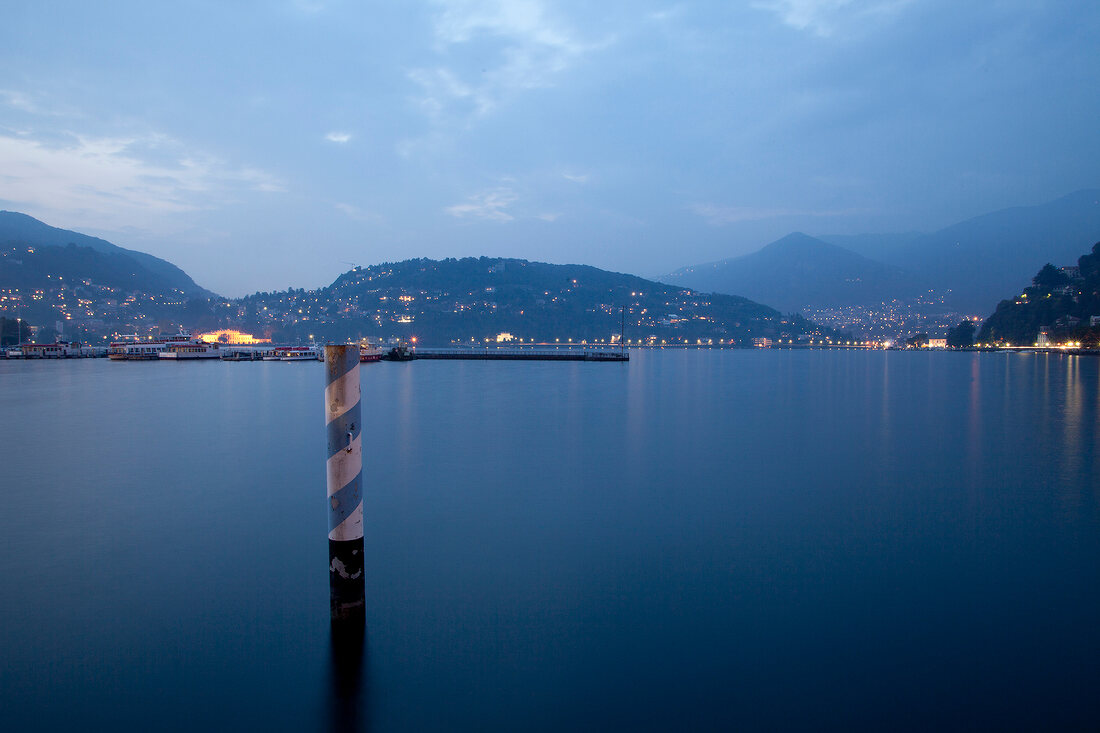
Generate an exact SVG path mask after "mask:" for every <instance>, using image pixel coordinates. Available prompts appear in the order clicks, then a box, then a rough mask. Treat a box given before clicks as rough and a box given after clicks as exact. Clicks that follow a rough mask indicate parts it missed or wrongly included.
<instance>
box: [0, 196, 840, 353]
mask: <svg viewBox="0 0 1100 733" xmlns="http://www.w3.org/2000/svg"><path fill="white" fill-rule="evenodd" d="M0 315H4V316H11V317H17V316H18V317H21V318H23V319H24V320H25V321H28V322H30V323H32V324H34V325H36V326H37V327H41V328H44V329H45V331H44V332H43V333H44V334H45V335H43V338H45V339H47V340H49V339H52V338H54V336H55V335H56V334H55V332H63V333H64V334H65V335H66V336H68V337H70V338H73V337H75V338H77V339H82V340H96V341H99V340H102V339H104V338H106V337H108V336H109V335H111V334H114V333H131V332H132V333H137V334H139V335H151V334H155V333H164V332H174V331H175V330H176V329H177V328H179V327H184V328H188V329H192V330H214V329H219V328H233V329H239V330H246V331H250V332H252V333H257V334H262V335H263V336H265V337H268V338H274V339H275V340H276V341H280V342H287V343H292V342H294V341H307V340H313V339H317V340H345V339H349V338H359V337H362V336H369V337H370V338H372V339H380V338H381V339H385V338H390V337H394V336H396V337H401V338H412V337H414V336H416V337H418V338H419V340H420V342H421V343H427V344H447V343H454V342H456V341H458V342H461V343H467V344H469V343H478V344H480V343H484V342H485V341H486V340H495V339H497V338H498V337H501V338H503V339H504V340H511V339H516V340H522V341H525V342H530V341H532V340H538V341H560V342H561V343H568V342H569V341H582V340H585V341H588V342H609V341H610V340H612V338H617V337H618V335H619V334H620V330H621V329H624V328H625V335H624V338H628V339H629V340H631V341H632V342H633V343H639V342H641V341H643V340H644V341H649V342H653V343H663V342H667V343H678V344H684V343H692V344H696V343H715V344H718V343H721V344H725V345H730V344H733V345H742V346H747V345H750V344H751V342H752V339H754V338H768V339H779V338H783V339H787V340H791V339H798V338H799V337H803V338H805V339H810V338H813V339H817V340H820V339H822V338H833V339H834V340H835V339H838V338H840V337H841V334H840V333H838V332H836V331H834V330H831V329H827V328H825V329H822V328H819V327H817V326H816V325H815V324H813V323H810V322H808V321H806V320H805V319H803V318H801V317H797V316H796V317H787V316H784V315H783V314H781V313H779V312H777V311H776V310H774V309H773V308H771V307H769V306H767V305H762V304H759V303H755V302H752V301H750V300H748V299H746V298H742V297H739V296H732V295H720V294H719V295H705V296H701V295H699V294H698V293H695V292H693V291H690V290H685V289H683V288H680V287H675V286H670V285H665V284H661V283H657V282H653V281H651V280H645V279H643V278H640V277H637V276H634V275H626V274H620V273H614V272H608V271H606V270H600V269H597V268H595V267H590V266H587V265H552V264H546V263H539V262H528V261H526V260H517V259H502V258H486V257H481V258H472V257H470V258H463V259H454V258H449V259H446V260H429V259H412V260H405V261H402V262H397V263H384V264H380V265H372V266H369V267H355V268H353V269H352V270H349V271H348V272H346V273H344V274H343V275H341V276H340V277H338V278H337V279H336V281H335V282H334V283H332V284H331V285H329V286H327V287H323V288H317V289H314V290H304V289H295V288H291V289H289V290H284V291H278V292H261V293H254V294H252V295H249V296H246V297H244V298H238V299H233V300H231V299H228V298H222V297H219V296H216V295H214V294H213V293H210V292H209V291H206V290H204V289H202V288H200V287H199V286H198V285H196V284H195V283H194V282H193V281H192V280H191V278H190V277H188V276H187V275H186V274H185V273H183V271H182V270H179V268H176V267H175V266H174V265H171V264H170V263H167V262H164V261H163V260H159V259H157V258H155V257H152V256H150V255H146V254H144V253H140V252H131V251H130V250H126V249H123V248H121V247H117V246H115V245H113V244H111V243H109V242H106V241H104V240H102V239H96V238H94V237H88V236H85V235H82V234H78V233H76V232H69V231H66V230H62V229H57V228H54V227H51V226H48V225H46V224H44V223H42V222H40V221H38V220H36V219H33V218H31V217H29V216H25V215H23V214H15V213H12V212H3V213H0ZM504 336H507V338H504Z"/></svg>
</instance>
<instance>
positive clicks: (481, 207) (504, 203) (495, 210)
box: [444, 188, 518, 221]
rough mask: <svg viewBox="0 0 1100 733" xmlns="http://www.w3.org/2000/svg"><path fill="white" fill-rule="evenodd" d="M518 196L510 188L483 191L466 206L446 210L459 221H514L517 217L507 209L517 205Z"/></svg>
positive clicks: (474, 196)
mask: <svg viewBox="0 0 1100 733" xmlns="http://www.w3.org/2000/svg"><path fill="white" fill-rule="evenodd" d="M517 198H518V196H516V194H515V192H514V191H512V189H510V188H495V189H492V190H490V191H482V192H481V193H478V194H474V195H473V196H471V197H469V199H467V201H466V203H464V204H455V205H454V206H448V207H446V208H445V209H444V211H446V212H447V213H448V214H450V215H451V216H454V217H457V218H459V219H486V220H488V221H512V220H513V219H514V218H515V217H514V216H512V215H511V214H509V213H508V212H507V211H505V209H507V208H508V207H509V206H511V205H512V204H513V203H515V201H516V199H517Z"/></svg>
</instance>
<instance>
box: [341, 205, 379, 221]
mask: <svg viewBox="0 0 1100 733" xmlns="http://www.w3.org/2000/svg"><path fill="white" fill-rule="evenodd" d="M333 206H335V207H336V210H337V211H341V212H343V213H344V214H345V215H346V216H347V217H348V218H349V219H354V220H355V221H364V222H371V223H377V222H380V221H382V217H380V216H379V215H378V214H375V213H372V212H370V211H364V210H363V209H361V208H359V207H358V206H355V205H353V204H345V203H337V204H333Z"/></svg>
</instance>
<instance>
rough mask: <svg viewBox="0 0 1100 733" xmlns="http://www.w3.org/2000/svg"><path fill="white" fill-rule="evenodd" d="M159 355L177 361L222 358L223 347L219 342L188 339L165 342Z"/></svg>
mask: <svg viewBox="0 0 1100 733" xmlns="http://www.w3.org/2000/svg"><path fill="white" fill-rule="evenodd" d="M157 356H158V357H159V358H161V359H175V360H176V361H185V360H188V359H219V358H221V348H220V347H219V345H218V344H208V343H206V342H205V341H187V342H183V343H172V344H165V346H164V348H163V349H162V350H161V351H160V353H158V354H157Z"/></svg>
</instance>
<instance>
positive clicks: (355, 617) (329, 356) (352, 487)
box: [325, 345, 365, 625]
mask: <svg viewBox="0 0 1100 733" xmlns="http://www.w3.org/2000/svg"><path fill="white" fill-rule="evenodd" d="M325 377H326V382H325V418H326V422H327V424H328V428H327V431H328V461H327V467H326V468H327V478H328V481H327V483H328V504H329V522H328V529H329V532H328V555H329V591H330V601H331V610H332V622H333V623H334V624H336V623H341V624H345V623H348V622H357V623H358V624H359V625H362V623H363V621H364V618H365V616H364V610H365V604H364V599H363V595H364V585H363V451H362V440H361V438H360V436H361V432H362V428H363V424H362V418H361V415H360V406H359V400H360V392H359V347H358V346H354V345H339V346H325Z"/></svg>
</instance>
